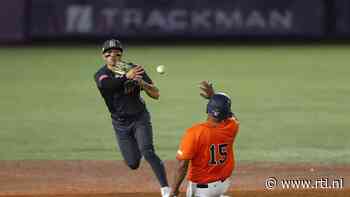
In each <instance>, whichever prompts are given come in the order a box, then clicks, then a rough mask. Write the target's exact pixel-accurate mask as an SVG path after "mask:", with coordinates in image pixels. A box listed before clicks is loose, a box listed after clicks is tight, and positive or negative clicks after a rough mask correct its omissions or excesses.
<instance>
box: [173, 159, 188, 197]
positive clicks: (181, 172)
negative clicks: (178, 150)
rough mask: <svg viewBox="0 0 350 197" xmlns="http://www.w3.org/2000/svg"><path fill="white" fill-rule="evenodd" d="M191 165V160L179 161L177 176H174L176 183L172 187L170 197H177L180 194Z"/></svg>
mask: <svg viewBox="0 0 350 197" xmlns="http://www.w3.org/2000/svg"><path fill="white" fill-rule="evenodd" d="M189 163H190V160H178V163H177V169H176V170H175V175H174V182H173V185H172V187H171V188H172V191H171V193H170V197H175V196H177V195H178V194H179V189H180V186H181V183H182V181H183V180H184V178H185V176H186V174H187V169H188V164H189Z"/></svg>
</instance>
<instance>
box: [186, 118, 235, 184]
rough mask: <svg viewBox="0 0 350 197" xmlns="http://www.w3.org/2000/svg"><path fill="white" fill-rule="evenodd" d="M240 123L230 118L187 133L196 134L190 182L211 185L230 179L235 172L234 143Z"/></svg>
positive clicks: (191, 129) (202, 125) (193, 128)
mask: <svg viewBox="0 0 350 197" xmlns="http://www.w3.org/2000/svg"><path fill="white" fill-rule="evenodd" d="M238 128H239V123H238V121H237V120H236V119H235V118H229V119H226V120H224V121H223V122H221V123H219V124H218V125H215V126H214V125H213V124H212V123H210V122H205V123H202V124H197V125H195V126H193V127H191V128H190V129H188V131H187V132H193V134H194V136H195V137H194V138H195V140H194V141H193V142H194V150H195V152H196V153H195V154H194V156H193V158H192V159H191V163H190V169H189V176H188V178H189V180H191V181H192V182H196V183H210V182H213V181H218V180H224V179H226V178H228V177H230V176H231V174H232V171H233V168H234V152H233V143H234V140H235V137H236V135H237V132H238Z"/></svg>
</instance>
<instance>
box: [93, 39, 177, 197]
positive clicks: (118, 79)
mask: <svg viewBox="0 0 350 197" xmlns="http://www.w3.org/2000/svg"><path fill="white" fill-rule="evenodd" d="M122 55H123V47H122V44H121V43H120V41H118V40H115V39H111V40H107V41H106V42H104V44H103V47H102V57H103V59H104V60H105V62H106V64H105V65H103V66H102V67H101V68H100V69H99V70H98V71H97V72H96V74H95V82H96V85H97V87H98V89H99V91H100V93H101V95H102V97H103V99H104V101H105V103H106V105H107V108H108V110H109V112H110V114H111V119H112V125H113V128H114V131H115V134H116V138H117V141H118V144H119V149H120V151H121V153H122V155H123V158H124V161H125V162H126V164H127V165H128V166H129V167H130V168H131V169H133V170H136V169H137V168H138V167H139V165H140V160H141V157H142V156H143V157H144V158H145V159H146V161H147V162H148V163H149V164H150V166H151V167H152V170H153V172H154V173H155V175H156V177H157V179H158V181H159V183H160V185H161V194H162V196H163V197H168V196H169V194H170V188H169V186H168V181H167V176H166V172H165V168H164V165H163V162H162V161H161V160H160V159H159V157H158V156H157V154H156V153H155V150H154V147H153V134H152V124H151V118H150V114H149V112H148V111H147V108H146V105H145V102H144V100H143V98H142V97H141V95H140V92H141V91H145V92H146V94H147V95H148V96H150V97H151V98H153V99H158V98H159V90H158V89H157V87H156V86H155V85H154V83H153V82H152V80H151V79H150V77H149V76H148V75H147V73H146V72H145V70H144V69H143V67H142V66H140V65H135V64H132V63H128V62H124V61H122Z"/></svg>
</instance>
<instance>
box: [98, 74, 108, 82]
mask: <svg viewBox="0 0 350 197" xmlns="http://www.w3.org/2000/svg"><path fill="white" fill-rule="evenodd" d="M106 78H108V75H101V76H100V77H99V78H98V81H102V80H103V79H106Z"/></svg>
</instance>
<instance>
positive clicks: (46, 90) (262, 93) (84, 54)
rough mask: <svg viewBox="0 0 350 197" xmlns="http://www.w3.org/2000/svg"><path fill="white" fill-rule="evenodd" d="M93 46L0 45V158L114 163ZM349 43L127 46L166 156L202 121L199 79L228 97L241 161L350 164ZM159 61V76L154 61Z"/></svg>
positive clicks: (111, 135) (157, 140) (170, 156)
mask: <svg viewBox="0 0 350 197" xmlns="http://www.w3.org/2000/svg"><path fill="white" fill-rule="evenodd" d="M99 52H100V51H99V48H98V47H97V46H81V47H71V46H67V47H62V46H60V47H57V46H48V47H43V46H41V47H39V46H38V47H24V48H20V47H13V48H0V69H1V72H0V89H1V92H0V98H1V102H0V159H2V160H14V159H15V160H17V159H121V156H120V153H119V151H116V148H115V147H116V142H115V136H114V133H113V130H112V126H111V121H110V118H109V115H108V113H107V109H106V107H105V106H104V102H103V100H102V98H101V97H100V95H99V93H98V91H97V89H96V87H95V84H94V81H93V74H94V72H95V71H96V70H97V69H98V68H99V66H100V65H101V64H102V63H103V62H102V61H101V59H100V54H99ZM349 53H350V47H348V46H329V45H328V46H271V47H268V46H172V45H171V46H130V47H129V48H128V50H127V51H126V54H125V56H126V58H127V59H129V60H132V61H133V62H137V63H140V64H143V65H145V68H146V70H147V71H148V73H149V75H150V76H151V78H152V79H153V80H154V81H155V83H156V84H157V85H158V87H159V88H160V90H161V99H160V100H159V101H154V100H151V99H148V98H146V102H147V104H148V108H149V110H150V112H151V113H152V118H153V126H154V138H155V146H156V149H157V151H158V153H159V155H160V156H161V157H162V158H164V159H174V156H175V153H176V149H177V146H178V143H179V140H180V138H181V136H182V133H183V132H184V129H185V128H187V127H189V126H191V125H192V124H193V123H195V122H199V121H202V120H204V119H205V117H206V114H205V104H206V102H205V100H203V99H201V98H200V97H199V90H198V82H199V81H201V80H203V79H210V80H211V81H213V82H214V84H215V87H216V88H217V89H218V90H223V91H225V92H227V93H229V94H230V95H231V97H232V100H233V106H232V108H233V110H234V111H235V112H236V113H237V115H238V117H239V118H240V121H241V130H240V133H239V135H238V137H237V140H236V156H237V159H238V160H244V161H287V162H332V163H333V162H336V163H344V162H346V163H348V162H350V143H349V140H350V132H349V131H348V130H349V128H350V121H349V120H348V119H349V117H350V105H349V104H348V102H349V100H350V86H349V84H350V77H349V73H350V67H349V65H348V62H349V58H348V57H349ZM157 64H164V65H166V69H167V70H166V71H167V73H166V74H165V75H159V74H157V73H156V72H155V65H157Z"/></svg>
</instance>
